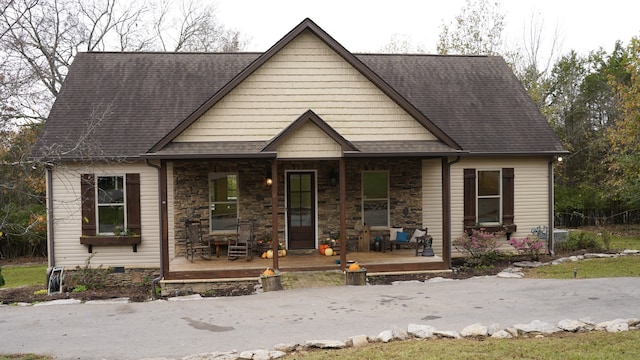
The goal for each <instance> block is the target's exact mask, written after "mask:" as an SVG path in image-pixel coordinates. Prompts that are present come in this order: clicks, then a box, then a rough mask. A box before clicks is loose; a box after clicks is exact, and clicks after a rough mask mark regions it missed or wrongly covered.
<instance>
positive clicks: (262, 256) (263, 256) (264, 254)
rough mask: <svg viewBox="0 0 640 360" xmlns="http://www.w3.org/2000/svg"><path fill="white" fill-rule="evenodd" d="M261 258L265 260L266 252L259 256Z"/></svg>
mask: <svg viewBox="0 0 640 360" xmlns="http://www.w3.org/2000/svg"><path fill="white" fill-rule="evenodd" d="M260 257H261V258H263V259H266V258H267V252H266V251H265V252H263V253H262V255H260Z"/></svg>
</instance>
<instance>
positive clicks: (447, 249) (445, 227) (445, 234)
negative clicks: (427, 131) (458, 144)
mask: <svg viewBox="0 0 640 360" xmlns="http://www.w3.org/2000/svg"><path fill="white" fill-rule="evenodd" d="M458 159H460V158H459V157H458ZM456 161H457V160H456ZM456 161H453V162H451V163H450V162H449V159H448V158H446V157H443V158H442V261H443V262H444V263H445V264H446V265H447V266H448V267H449V268H451V165H452V164H453V163H455V162H456Z"/></svg>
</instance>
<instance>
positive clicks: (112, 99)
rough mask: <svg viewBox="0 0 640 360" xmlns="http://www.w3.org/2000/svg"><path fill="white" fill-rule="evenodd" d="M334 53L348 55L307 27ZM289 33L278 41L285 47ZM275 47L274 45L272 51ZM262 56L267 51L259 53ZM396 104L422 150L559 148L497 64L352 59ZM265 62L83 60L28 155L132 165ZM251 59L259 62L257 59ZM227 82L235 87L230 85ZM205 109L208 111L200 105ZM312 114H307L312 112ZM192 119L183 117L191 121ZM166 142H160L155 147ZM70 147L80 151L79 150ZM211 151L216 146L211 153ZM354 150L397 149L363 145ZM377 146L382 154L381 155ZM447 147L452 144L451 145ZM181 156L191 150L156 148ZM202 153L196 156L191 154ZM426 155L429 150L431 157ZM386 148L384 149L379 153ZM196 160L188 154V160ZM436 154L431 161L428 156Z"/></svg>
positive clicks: (458, 59)
mask: <svg viewBox="0 0 640 360" xmlns="http://www.w3.org/2000/svg"><path fill="white" fill-rule="evenodd" d="M296 29H297V31H298V32H299V31H302V30H304V29H311V30H313V31H315V32H316V33H318V34H319V36H320V37H321V38H322V39H323V40H324V41H326V42H329V43H331V44H332V45H333V47H334V50H337V51H340V52H344V51H346V50H345V49H344V48H342V47H341V46H340V45H339V44H337V43H335V40H333V39H332V38H330V37H329V36H328V35H327V34H326V33H324V32H322V30H321V29H319V28H318V27H317V25H315V24H313V22H311V21H310V20H308V19H307V20H305V21H304V22H303V23H301V25H299V26H298V27H297V28H296ZM292 35H295V32H293V31H292V33H289V34H287V36H285V37H284V38H283V40H281V41H280V42H278V45H279V46H281V45H282V44H283V43H286V42H287V41H290V40H291V39H289V37H291V36H292ZM276 49H278V46H274V47H273V48H272V49H270V50H269V51H272V50H276ZM267 54H268V53H267ZM343 55H345V56H347V58H348V60H349V61H350V62H353V63H352V64H354V66H357V67H359V68H360V69H361V71H364V72H369V78H370V79H372V81H374V82H376V83H377V85H378V86H380V87H382V88H387V91H389V94H390V96H392V97H395V100H396V101H397V102H400V103H402V102H406V104H407V105H406V106H407V107H408V108H407V109H408V111H410V112H412V111H414V112H415V113H416V115H415V116H418V117H419V118H420V119H419V120H420V121H421V122H423V123H424V124H425V126H427V127H431V129H432V131H436V133H437V132H439V131H442V132H443V133H444V134H446V135H443V137H441V139H442V140H443V142H445V143H448V145H449V146H447V145H444V144H442V143H440V144H439V145H436V144H434V143H429V144H427V143H425V144H422V145H421V146H417V147H415V146H414V149H422V150H423V151H420V153H425V152H430V151H431V152H432V153H433V154H434V155H436V154H443V153H451V154H453V153H460V152H459V151H457V150H456V149H455V147H456V146H460V147H461V148H462V153H487V154H540V153H560V152H563V151H564V149H563V148H562V145H561V143H560V141H559V140H558V138H557V137H556V135H555V134H554V133H553V131H552V129H551V128H550V127H549V125H548V124H547V122H546V120H545V119H544V118H543V117H542V115H541V114H540V113H539V112H538V110H537V108H536V107H535V104H534V103H533V102H532V101H531V99H529V97H528V95H527V93H526V92H525V91H524V89H523V88H522V86H521V84H520V83H519V82H518V80H517V79H516V78H515V76H514V75H513V73H512V71H511V70H510V69H509V67H508V66H507V64H506V63H505V62H504V60H502V58H499V57H484V56H434V55H371V54H366V55H364V54H363V55H355V56H354V55H351V54H343ZM262 58H265V56H264V54H258V53H81V54H78V55H77V56H76V58H75V60H74V63H73V64H72V66H71V68H70V70H69V74H68V76H67V78H66V80H65V83H64V85H63V87H62V89H61V91H60V94H59V95H58V98H57V99H56V102H55V104H54V106H53V107H52V109H51V112H50V115H49V119H48V121H47V122H46V124H45V127H44V130H43V133H42V135H41V137H40V139H39V142H38V145H37V147H36V149H37V150H36V152H34V155H35V156H41V155H45V156H47V155H48V157H50V158H56V157H61V158H63V159H64V158H69V159H81V158H87V157H99V158H103V157H106V158H121V157H129V158H136V157H138V156H140V155H141V154H144V153H148V152H149V150H150V149H152V148H153V147H154V146H157V144H159V143H163V142H164V143H166V144H169V143H168V142H167V139H168V137H167V134H171V133H175V132H176V131H175V130H176V129H179V128H182V127H184V126H185V125H186V124H188V122H189V121H192V120H193V118H195V115H197V114H198V113H199V112H202V111H203V109H205V108H206V106H208V104H211V103H212V101H215V99H216V97H219V96H220V94H223V92H222V91H221V89H223V90H224V91H226V89H228V88H230V86H229V85H230V84H233V81H237V80H238V79H239V76H238V74H241V73H243V72H246V70H247V69H251V68H253V67H255V66H256V64H258V62H259V60H260V59H262ZM256 60H258V61H256ZM234 79H235V80H234ZM205 104H207V105H205ZM312 110H313V109H312ZM189 119H191V120H189ZM163 139H164V140H163ZM76 144H81V145H80V146H77V145H76ZM210 145H211V146H212V147H211V148H209V150H210V151H211V154H212V155H213V154H214V153H215V154H220V155H221V156H222V155H223V154H227V155H232V154H233V153H235V152H237V153H241V154H243V155H244V154H245V153H246V151H247V149H248V148H252V147H251V146H248V147H247V144H246V143H243V144H238V146H229V145H231V144H224V143H223V144H221V143H211V144H210ZM214 145H215V146H214ZM359 145H360V146H363V148H362V149H359V150H361V151H362V153H372V154H373V153H390V152H394V151H395V152H400V153H402V152H404V150H403V149H404V148H405V147H406V145H403V144H395V145H394V144H392V143H388V144H377V145H376V144H367V143H360V144H357V143H354V146H356V147H358V146H359ZM382 145H384V149H382ZM452 145H455V146H452ZM160 148H161V149H162V151H161V153H164V154H168V153H169V152H170V151H171V149H174V150H175V151H178V152H179V153H180V155H181V156H188V149H191V150H193V151H196V150H195V149H196V147H194V146H191V145H189V144H183V145H170V146H169V145H167V147H164V148H163V147H159V149H160ZM207 148H208V147H202V148H200V149H198V150H197V153H198V154H201V153H202V151H205V149H207ZM430 149H431V150H430ZM383 150H384V151H383ZM194 154H195V153H194ZM436 156H437V155H436Z"/></svg>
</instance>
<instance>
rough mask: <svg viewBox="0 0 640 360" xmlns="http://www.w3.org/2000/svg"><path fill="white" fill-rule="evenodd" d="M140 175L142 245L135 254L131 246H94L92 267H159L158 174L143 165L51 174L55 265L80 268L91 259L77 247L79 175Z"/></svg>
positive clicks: (74, 169)
mask: <svg viewBox="0 0 640 360" xmlns="http://www.w3.org/2000/svg"><path fill="white" fill-rule="evenodd" d="M126 173H139V174H140V202H141V204H140V208H141V214H140V216H141V222H142V224H141V225H142V229H141V233H142V234H141V235H142V239H141V241H142V243H141V244H140V245H138V252H133V249H132V247H131V246H94V247H93V254H94V257H93V258H92V259H91V264H92V265H100V264H102V265H105V266H126V267H158V266H159V264H160V260H159V259H160V241H159V226H158V221H159V217H158V215H159V213H158V172H157V170H156V169H154V168H152V167H149V166H147V165H145V164H144V163H136V164H126V165H105V164H102V165H97V166H96V167H93V168H92V167H82V166H68V167H61V168H55V169H54V170H53V181H52V187H53V197H54V201H53V207H54V211H53V213H54V223H55V225H54V227H55V229H54V241H55V265H56V266H65V267H75V266H78V265H80V266H82V265H84V264H85V261H86V260H87V258H88V257H89V256H90V255H91V254H89V253H88V252H87V246H85V245H81V244H80V235H81V233H82V225H81V224H82V214H81V207H80V195H81V194H80V175H81V174H96V175H124V174H126Z"/></svg>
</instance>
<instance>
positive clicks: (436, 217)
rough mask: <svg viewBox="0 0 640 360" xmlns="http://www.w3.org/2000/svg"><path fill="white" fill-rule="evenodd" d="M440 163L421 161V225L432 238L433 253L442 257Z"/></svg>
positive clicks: (436, 161) (439, 161) (437, 160)
mask: <svg viewBox="0 0 640 360" xmlns="http://www.w3.org/2000/svg"><path fill="white" fill-rule="evenodd" d="M441 164H442V162H441V160H440V159H430V160H423V161H422V224H423V226H424V227H426V228H428V234H429V235H431V236H432V237H433V252H434V253H435V254H436V255H438V256H442V234H443V232H442V165H441Z"/></svg>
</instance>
